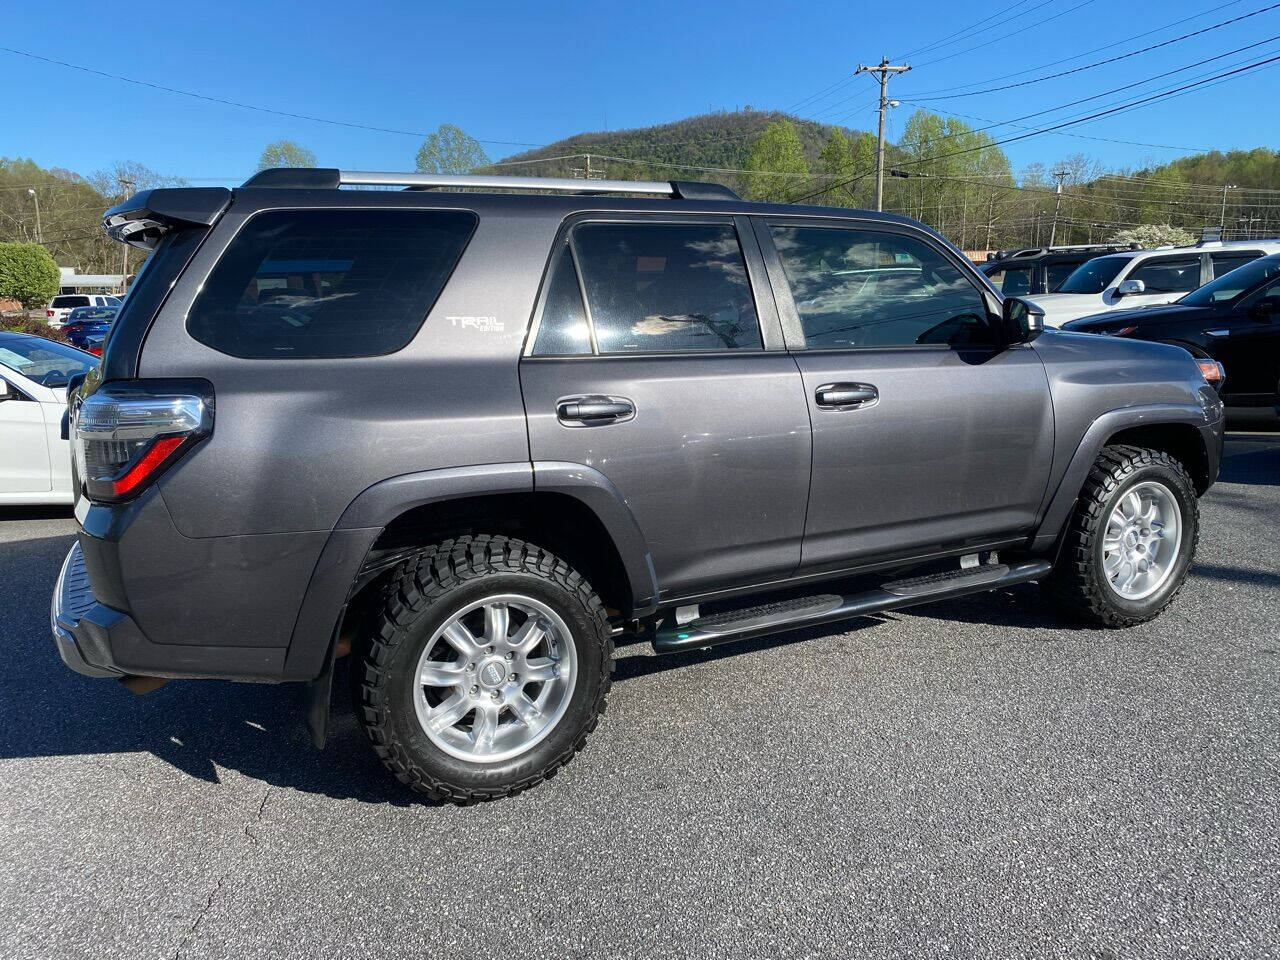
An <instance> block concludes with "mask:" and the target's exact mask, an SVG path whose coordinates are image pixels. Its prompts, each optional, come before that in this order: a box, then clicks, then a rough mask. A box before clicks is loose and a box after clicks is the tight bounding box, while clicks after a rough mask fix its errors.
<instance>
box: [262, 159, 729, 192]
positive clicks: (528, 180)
mask: <svg viewBox="0 0 1280 960" xmlns="http://www.w3.org/2000/svg"><path fill="white" fill-rule="evenodd" d="M243 186H245V187H275V188H294V189H313V190H332V189H336V188H338V187H344V186H360V187H405V188H406V189H409V190H431V189H435V188H438V187H443V188H452V189H455V190H456V189H461V188H466V189H474V188H479V189H485V190H555V191H561V192H566V193H586V194H592V193H641V194H649V195H652V196H660V197H674V198H676V199H677V200H738V199H740V198H739V197H738V195H737V194H736V193H734V192H733V191H732V190H730V189H729V188H728V187H725V186H722V185H720V184H718V183H698V182H693V181H687V180H578V179H575V178H573V177H508V176H499V175H492V174H472V173H382V172H370V171H358V170H335V169H331V168H322V167H315V168H313V167H276V168H274V169H271V170H263V171H261V172H260V173H255V174H254V175H253V176H252V177H250V178H249V179H248V180H246V181H245V182H244V184H243Z"/></svg>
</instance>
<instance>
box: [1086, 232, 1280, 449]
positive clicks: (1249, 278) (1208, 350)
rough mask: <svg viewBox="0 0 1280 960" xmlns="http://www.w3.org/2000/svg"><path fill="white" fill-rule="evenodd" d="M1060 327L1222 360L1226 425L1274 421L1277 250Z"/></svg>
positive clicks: (1279, 353) (1279, 373) (1279, 390)
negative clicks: (1144, 302) (1196, 283)
mask: <svg viewBox="0 0 1280 960" xmlns="http://www.w3.org/2000/svg"><path fill="white" fill-rule="evenodd" d="M1064 329H1067V330H1076V331H1080V332H1082V333H1102V334H1107V335H1109V336H1112V337H1127V338H1129V339H1132V340H1159V341H1162V342H1164V343H1173V344H1177V345H1178V346H1180V347H1185V348H1186V349H1187V351H1188V352H1190V353H1191V355H1192V356H1195V357H1202V358H1211V359H1213V360H1216V361H1218V362H1219V363H1220V364H1222V366H1223V368H1224V370H1225V371H1226V380H1225V382H1224V384H1223V385H1222V388H1221V390H1220V391H1219V392H1220V394H1221V396H1222V399H1223V401H1224V402H1225V403H1226V405H1227V418H1228V421H1227V422H1228V424H1229V425H1232V426H1243V425H1245V423H1246V421H1255V422H1256V421H1258V420H1274V419H1275V418H1276V417H1277V415H1280V411H1278V410H1277V402H1278V397H1280V254H1272V255H1271V256H1269V257H1263V258H1262V259H1260V260H1254V261H1253V262H1252V263H1249V264H1246V265H1245V266H1243V267H1240V268H1239V269H1237V270H1232V271H1231V272H1230V273H1228V274H1225V275H1224V276H1221V277H1218V278H1217V279H1216V280H1213V281H1211V282H1210V283H1206V284H1205V285H1204V286H1203V287H1201V288H1200V289H1199V290H1195V291H1193V292H1191V293H1188V294H1187V295H1186V296H1185V297H1183V298H1182V299H1181V300H1178V301H1177V302H1176V303H1171V304H1166V305H1162V306H1155V307H1143V308H1141V309H1138V310H1124V311H1114V312H1111V313H1104V314H1102V315H1100V316H1096V317H1083V318H1081V319H1079V320H1073V321H1071V322H1070V323H1067V324H1065V327H1064Z"/></svg>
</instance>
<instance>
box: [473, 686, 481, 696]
mask: <svg viewBox="0 0 1280 960" xmlns="http://www.w3.org/2000/svg"><path fill="white" fill-rule="evenodd" d="M479 690H480V688H479V687H472V688H471V695H472V696H473V697H474V696H475V695H476V694H477V693H478V692H479Z"/></svg>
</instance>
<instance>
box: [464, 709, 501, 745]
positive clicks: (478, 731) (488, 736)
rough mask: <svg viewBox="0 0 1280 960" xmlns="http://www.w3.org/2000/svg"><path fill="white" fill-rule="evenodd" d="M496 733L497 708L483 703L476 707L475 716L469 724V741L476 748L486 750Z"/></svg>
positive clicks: (491, 743)
mask: <svg viewBox="0 0 1280 960" xmlns="http://www.w3.org/2000/svg"><path fill="white" fill-rule="evenodd" d="M497 734H498V708H497V707H496V706H489V705H487V704H486V705H483V706H479V707H476V718H475V721H474V722H473V723H472V725H471V742H472V743H473V744H475V746H476V748H477V749H480V750H487V749H489V748H490V747H492V746H493V738H494V737H495V736H497Z"/></svg>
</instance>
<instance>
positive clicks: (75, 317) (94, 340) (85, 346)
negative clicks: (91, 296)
mask: <svg viewBox="0 0 1280 960" xmlns="http://www.w3.org/2000/svg"><path fill="white" fill-rule="evenodd" d="M119 312H120V308H119V307H76V308H75V309H74V310H72V311H71V313H70V314H68V316H67V319H66V320H64V321H63V324H62V332H63V333H64V334H66V336H67V339H68V340H70V341H71V345H72V346H74V347H79V348H80V349H81V350H86V351H88V352H89V353H93V354H97V355H99V356H101V355H102V345H103V343H105V342H106V339H107V333H108V331H110V329H111V324H113V323H114V322H115V319H116V314H118V313H119Z"/></svg>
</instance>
